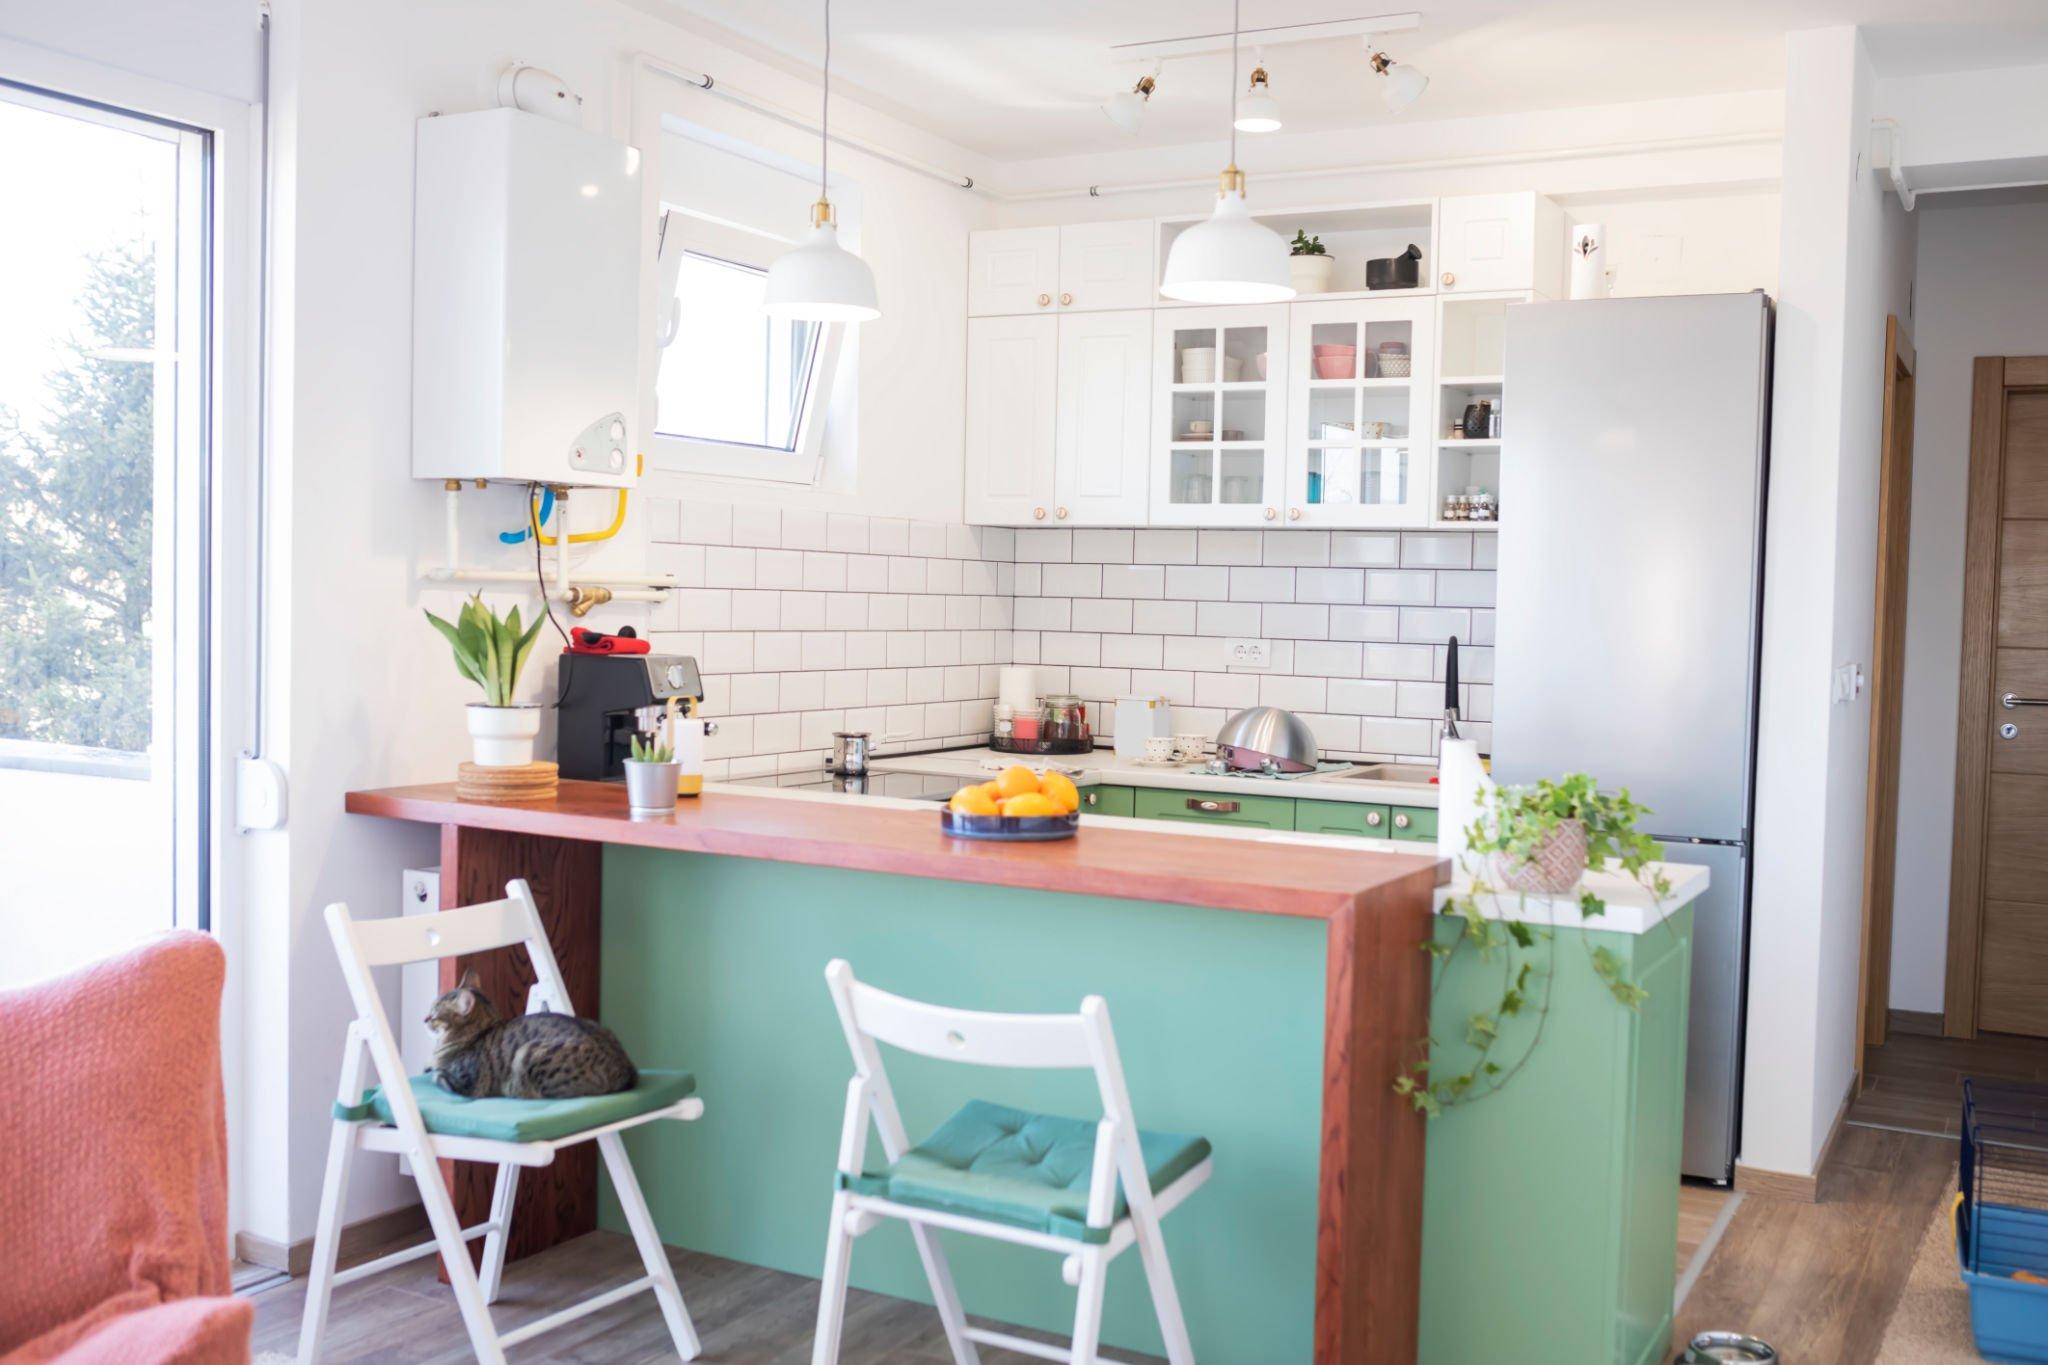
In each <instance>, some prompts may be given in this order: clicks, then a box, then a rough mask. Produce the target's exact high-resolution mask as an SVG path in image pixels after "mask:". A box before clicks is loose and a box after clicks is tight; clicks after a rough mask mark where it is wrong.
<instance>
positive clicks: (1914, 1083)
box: [1848, 1031, 2048, 1138]
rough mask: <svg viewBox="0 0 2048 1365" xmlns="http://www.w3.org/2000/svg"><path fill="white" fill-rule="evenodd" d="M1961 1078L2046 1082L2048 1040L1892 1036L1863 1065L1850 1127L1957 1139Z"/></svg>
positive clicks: (1998, 1035)
mask: <svg viewBox="0 0 2048 1365" xmlns="http://www.w3.org/2000/svg"><path fill="white" fill-rule="evenodd" d="M1965 1076H1982V1077H1985V1078H1986V1079H1990V1080H2001V1081H2044V1082H2048V1038H2021V1037H2017V1036H2015V1035H2012V1034H2005V1033H1985V1034H1979V1035H1978V1036H1977V1037H1975V1038H1968V1039H1964V1038H1933V1037H1928V1036H1925V1035H1921V1034H1912V1033H1899V1032H1896V1031H1895V1032H1893V1033H1892V1034H1891V1035H1890V1036H1889V1037H1888V1038H1887V1039H1886V1040H1885V1043H1884V1046H1882V1047H1874V1048H1872V1049H1871V1050H1870V1052H1869V1054H1868V1056H1866V1058H1865V1059H1864V1066H1863V1093H1862V1094H1860V1095H1858V1096H1857V1097H1856V1098H1855V1100H1854V1101H1853V1102H1852V1103H1851V1104H1850V1106H1849V1115H1848V1121H1849V1122H1850V1123H1854V1124H1861V1125H1864V1126H1867V1127H1873V1128H1897V1129H1901V1130H1903V1131H1906V1132H1912V1133H1929V1134H1934V1135H1937V1136H1940V1137H1950V1138H1953V1137H1957V1136H1959V1135H1960V1132H1961V1120H1962V1112H1963V1078H1964V1077H1965Z"/></svg>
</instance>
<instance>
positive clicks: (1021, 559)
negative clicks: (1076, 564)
mask: <svg viewBox="0 0 2048 1365" xmlns="http://www.w3.org/2000/svg"><path fill="white" fill-rule="evenodd" d="M1073 558H1074V533H1073V532H1072V531H1043V530H1038V529H1036V528H1033V527H1026V528H1024V529H1023V530H1020V531H1018V532H1017V562H1018V563H1019V564H1025V563H1031V564H1066V563H1071V562H1072V560H1073Z"/></svg>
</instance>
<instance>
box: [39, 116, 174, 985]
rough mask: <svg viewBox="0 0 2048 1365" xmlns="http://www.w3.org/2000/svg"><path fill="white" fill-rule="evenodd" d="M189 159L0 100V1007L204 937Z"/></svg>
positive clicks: (129, 130)
mask: <svg viewBox="0 0 2048 1365" xmlns="http://www.w3.org/2000/svg"><path fill="white" fill-rule="evenodd" d="M209 143H210V139H209V137H208V135H207V134H205V133H203V132H199V131H197V130H194V129H190V128H185V127H181V126H177V125H173V124H169V123H165V122H162V121H160V120H156V119H151V118H145V117H140V116H136V115H132V114H128V113H124V112H121V111H118V110H114V109H109V108H107V107H105V106H101V105H97V104H91V103H86V102H82V101H77V100H72V99H67V98H64V97H61V96H57V95H52V94H48V93H45V92H42V91H37V90H32V89H26V88H22V87H19V86H15V85H11V84H8V83H6V82H4V81H0V186H4V187H5V188H4V195H5V199H6V202H7V203H8V205H9V208H8V210H7V211H6V212H5V213H0V988H4V987H8V986H13V985H19V984H22V983H24V982H27V981H31V980H35V979H37V978H39V977H42V976H46V975H49V974H51V973H54V972H59V971H63V970H67V969H69V968H71V967H73V966H75V965H78V964H80V963H83V962H86V961H89V960H91V959H93V958H96V957H101V956H104V955H106V954H108V953H110V952H114V951H117V950H118V949H119V948H121V947H122V946H123V945H124V944H126V943H129V942H132V941H134V940H136V939H138V938H140V937H143V936H145V935H148V934H152V933H156V932H159V931H161V930H163V929H166V928H169V927H171V926H172V925H173V924H174V923H186V924H194V925H197V924H201V923H203V917H204V911H203V908H202V907H203V906H204V904H205V899H206V884H207V871H208V870H207V867H206V849H207V847H208V840H207V837H206V832H205V824H206V822H205V819H204V812H205V810H206V808H207V805H206V803H207V791H206V784H207V768H208V765H207V763H206V762H205V752H206V748H205V746H206V725H207V716H208V704H207V697H208V677H207V664H206V661H207V658H208V656H209V650H208V636H209V633H210V632H209V623H208V621H207V619H206V611H207V607H206V604H207V602H208V600H209V599H208V594H207V592H206V591H205V587H206V580H207V573H208V563H207V558H208V555H207V546H208V544H209V541H210V528H209V527H208V524H207V506H208V498H207V491H208V488H209V486H210V482H211V471H210V468H209V454H208V452H209V450H210V449H211V447H212V440H211V430H210V426H211V422H210V414H209V410H208V409H209V403H208V394H209V390H210V381H209V376H208V374H207V366H208V357H209V355H210V354H211V348H210V345H209V328H210V326H211V319H210V317H209V308H208V299H209V298H210V296H211V291H210V288H209V281H208V278H207V271H208V262H209V260H210V259H211V258H212V256H211V251H210V249H209V237H210V234H211V232H212V226H213V225H212V223H211V222H210V221H209V213H208V204H209V202H210V199H211V193H210V184H209V180H210V160H211V148H210V145H209Z"/></svg>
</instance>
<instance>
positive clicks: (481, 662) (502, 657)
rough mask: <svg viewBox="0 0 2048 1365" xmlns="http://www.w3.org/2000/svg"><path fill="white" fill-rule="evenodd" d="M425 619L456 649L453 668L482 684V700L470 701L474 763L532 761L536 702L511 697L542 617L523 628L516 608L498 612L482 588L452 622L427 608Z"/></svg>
mask: <svg viewBox="0 0 2048 1365" xmlns="http://www.w3.org/2000/svg"><path fill="white" fill-rule="evenodd" d="M426 615H427V620H429V621H430V622H432V623H433V626H434V629H436V630H438V631H440V632H441V634H442V635H443V636H444V637H445V638H446V639H447V641H448V644H449V646H450V647H451V648H453V649H454V651H455V669H456V671H457V672H458V673H460V674H462V676H463V677H465V678H467V679H469V680H470V681H471V682H473V683H475V684H476V685H477V686H478V687H481V688H482V689H483V691H484V699H483V700H482V701H480V702H471V703H470V704H469V708H468V709H469V743H470V752H471V756H472V758H473V759H474V760H475V762H476V765H477V766H478V767H479V768H517V767H521V766H523V765H525V764H528V763H531V762H533V741H534V739H535V737H536V736H538V735H539V734H540V707H539V706H538V705H536V704H533V703H526V704H520V703H518V702H515V701H513V700H512V697H513V693H514V690H515V689H516V688H517V687H518V686H519V673H520V670H522V669H523V668H525V667H526V656H527V655H529V654H531V653H532V652H533V641H534V637H535V636H537V635H539V634H540V628H541V626H542V625H543V624H545V622H544V621H535V622H534V623H533V625H532V626H530V627H525V628H522V627H521V625H520V621H519V608H517V607H514V608H512V611H511V613H510V614H509V615H506V616H503V617H500V616H499V615H498V614H497V613H496V612H494V611H492V610H491V609H490V608H489V607H487V606H485V605H484V597H483V594H482V593H478V594H477V595H476V596H474V597H472V598H470V599H469V600H468V601H466V602H464V603H463V604H462V610H461V611H460V612H459V613H457V615H456V617H455V620H454V622H453V623H450V622H447V621H444V620H442V619H441V618H440V617H438V616H436V615H434V613H432V612H428V613H427V614H426Z"/></svg>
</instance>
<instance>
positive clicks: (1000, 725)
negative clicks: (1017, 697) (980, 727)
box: [991, 702, 1016, 739]
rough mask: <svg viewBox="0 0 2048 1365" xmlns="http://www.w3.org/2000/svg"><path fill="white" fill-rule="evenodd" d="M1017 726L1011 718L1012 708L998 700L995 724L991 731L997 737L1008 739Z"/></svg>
mask: <svg viewBox="0 0 2048 1365" xmlns="http://www.w3.org/2000/svg"><path fill="white" fill-rule="evenodd" d="M1015 728H1016V727H1015V725H1014V724H1013V722H1012V720H1011V712H1010V708H1009V707H1007V706H1005V705H1003V704H1002V703H1001V702H997V703H996V709H995V721H994V724H993V726H992V727H991V733H993V734H994V735H995V737H996V738H997V739H1008V738H1010V736H1011V734H1012V732H1013V731H1014V730H1015Z"/></svg>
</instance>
